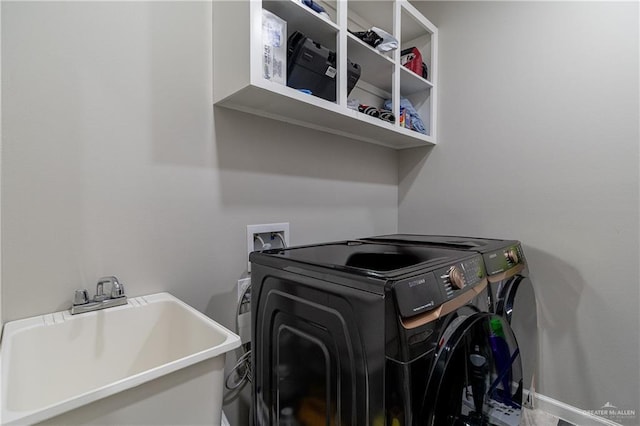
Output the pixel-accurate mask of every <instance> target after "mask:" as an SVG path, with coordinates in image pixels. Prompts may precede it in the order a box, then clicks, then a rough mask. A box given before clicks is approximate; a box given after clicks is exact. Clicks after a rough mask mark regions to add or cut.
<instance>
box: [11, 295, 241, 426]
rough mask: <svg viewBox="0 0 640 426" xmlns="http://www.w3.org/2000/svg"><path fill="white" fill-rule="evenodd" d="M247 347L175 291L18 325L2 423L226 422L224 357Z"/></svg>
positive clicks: (13, 325) (13, 337) (13, 327)
mask: <svg viewBox="0 0 640 426" xmlns="http://www.w3.org/2000/svg"><path fill="white" fill-rule="evenodd" d="M239 345H240V339H239V337H238V336H237V335H235V334H234V333H232V332H230V331H229V330H227V329H226V328H224V327H222V326H221V325H219V324H218V323H216V322H215V321H213V320H211V319H210V318H208V317H207V316H205V315H203V314H201V313H200V312H198V311H196V310H195V309H193V308H191V307H190V306H188V305H187V304H185V303H184V302H182V301H180V300H178V299H176V298H175V297H173V296H172V295H170V294H168V293H158V294H153V295H149V296H143V297H137V298H133V299H129V302H128V304H127V305H124V306H119V307H115V308H110V309H105V310H102V311H96V312H89V313H85V314H80V315H74V316H72V315H71V314H70V313H69V312H68V311H63V312H57V313H54V314H47V315H43V316H39V317H33V318H29V319H25V320H19V321H14V322H10V323H7V324H6V325H5V327H4V333H3V337H2V343H1V351H0V361H1V366H2V398H1V399H2V411H1V417H0V423H2V424H3V425H4V424H7V425H8V424H32V423H35V422H41V421H44V420H47V419H51V420H50V421H51V423H53V424H82V423H102V424H136V423H138V424H220V416H221V410H220V407H221V404H222V384H223V374H224V357H225V355H224V354H225V353H226V352H228V351H230V350H233V349H235V348H237V347H238V346H239ZM143 384H144V385H143ZM140 385H143V386H140ZM172 392H174V394H172ZM101 401H103V402H102V404H100V402H101ZM63 413H65V414H64V415H63ZM61 415H63V416H61ZM65 416H66V417H65Z"/></svg>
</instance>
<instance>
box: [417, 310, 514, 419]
mask: <svg viewBox="0 0 640 426" xmlns="http://www.w3.org/2000/svg"><path fill="white" fill-rule="evenodd" d="M462 309H464V308H462ZM451 315H455V313H453V314H451ZM521 409H522V368H521V363H520V353H519V349H518V345H517V343H516V340H515V337H514V335H513V331H512V330H511V327H510V326H509V324H508V323H507V321H506V320H505V319H504V318H503V317H501V316H497V315H493V314H489V313H474V314H472V315H469V316H465V315H457V316H456V318H455V319H454V320H453V321H451V322H450V323H449V325H448V326H447V327H446V329H445V331H444V332H443V333H442V337H441V339H440V341H439V344H438V348H437V352H436V355H435V358H434V362H433V366H432V368H431V372H430V375H429V379H428V384H427V390H426V393H425V395H424V399H423V410H422V411H423V415H422V416H421V418H422V419H424V422H423V423H424V424H426V425H429V426H432V425H434V426H439V425H455V426H463V425H464V426H467V425H468V426H484V425H499V426H515V425H518V424H519V423H520V417H521V416H520V415H521Z"/></svg>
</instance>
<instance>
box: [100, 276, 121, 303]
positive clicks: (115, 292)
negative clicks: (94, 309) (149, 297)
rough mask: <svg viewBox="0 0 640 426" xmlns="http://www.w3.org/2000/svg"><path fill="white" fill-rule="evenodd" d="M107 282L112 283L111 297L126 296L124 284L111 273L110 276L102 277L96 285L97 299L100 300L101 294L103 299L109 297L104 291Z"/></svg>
mask: <svg viewBox="0 0 640 426" xmlns="http://www.w3.org/2000/svg"><path fill="white" fill-rule="evenodd" d="M105 284H111V294H110V296H109V298H111V299H118V298H120V297H124V295H125V294H124V286H123V285H122V284H121V283H120V282H119V281H118V279H117V278H116V277H115V276H113V275H111V276H109V277H102V278H100V279H99V280H98V284H97V285H96V300H98V297H99V296H100V298H101V299H102V300H104V299H107V298H108V297H107V295H106V294H105V293H104V285H105Z"/></svg>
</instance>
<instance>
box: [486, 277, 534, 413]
mask: <svg viewBox="0 0 640 426" xmlns="http://www.w3.org/2000/svg"><path fill="white" fill-rule="evenodd" d="M496 313H497V314H498V315H502V316H503V317H504V318H505V319H506V320H507V321H508V322H509V324H510V325H511V329H512V330H513V333H514V334H515V336H516V338H517V339H518V346H519V347H520V355H521V357H522V369H523V381H524V383H523V385H524V389H525V390H526V391H529V394H528V395H526V396H525V398H529V399H530V398H533V392H534V390H535V375H536V371H537V366H538V314H537V307H536V295H535V292H534V289H533V284H532V283H531V280H530V279H529V278H528V277H523V276H521V275H516V276H514V277H513V278H511V279H509V280H508V281H507V282H505V283H503V284H502V285H501V287H500V288H499V289H498V306H497V309H496ZM528 404H530V405H531V404H532V401H530V400H529V401H528Z"/></svg>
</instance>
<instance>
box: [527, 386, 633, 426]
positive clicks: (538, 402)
mask: <svg viewBox="0 0 640 426" xmlns="http://www.w3.org/2000/svg"><path fill="white" fill-rule="evenodd" d="M535 408H536V409H540V410H542V411H545V412H547V413H549V414H551V415H554V416H556V417H558V418H560V419H562V420H564V421H567V422H569V423H573V424H574V425H579V426H601V425H602V426H621V425H620V423H616V422H614V421H612V420H609V419H605V418H603V417H599V416H596V415H593V414H591V413H589V412H588V411H585V410H581V409H580V408H576V407H573V406H571V405H569V404H565V403H564V402H561V401H558V400H555V399H553V398H549V397H548V396H544V395H541V394H539V393H537V394H536V398H535Z"/></svg>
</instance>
